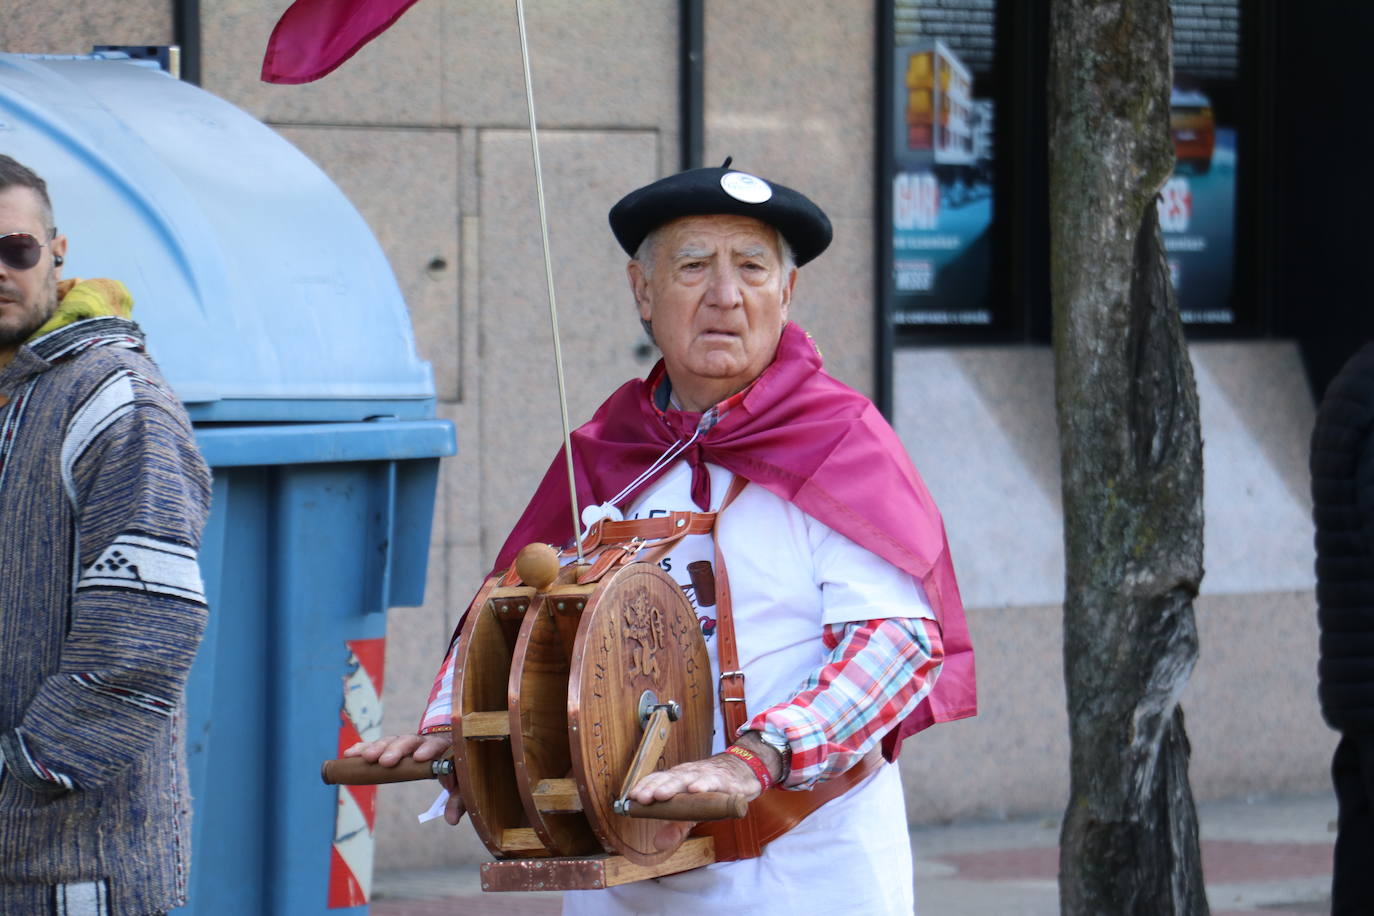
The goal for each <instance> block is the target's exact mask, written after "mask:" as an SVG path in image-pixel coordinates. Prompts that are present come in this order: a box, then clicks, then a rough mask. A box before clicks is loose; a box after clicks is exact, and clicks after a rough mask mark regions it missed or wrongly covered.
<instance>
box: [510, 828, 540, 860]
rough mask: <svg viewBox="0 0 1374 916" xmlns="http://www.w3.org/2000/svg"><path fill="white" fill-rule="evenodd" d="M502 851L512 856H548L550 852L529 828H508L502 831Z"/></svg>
mask: <svg viewBox="0 0 1374 916" xmlns="http://www.w3.org/2000/svg"><path fill="white" fill-rule="evenodd" d="M501 851H502V852H503V853H506V854H507V855H512V856H537V855H547V854H548V852H549V851H548V850H547V849H545V848H544V844H543V843H541V842H539V837H538V836H536V835H535V833H534V831H533V830H531V829H530V828H529V827H507V828H506V829H505V830H503V831H501Z"/></svg>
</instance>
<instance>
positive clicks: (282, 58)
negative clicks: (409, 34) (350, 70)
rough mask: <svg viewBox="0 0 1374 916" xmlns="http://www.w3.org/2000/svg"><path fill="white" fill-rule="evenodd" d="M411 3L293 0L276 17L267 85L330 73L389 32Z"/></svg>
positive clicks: (264, 61) (265, 78) (304, 80)
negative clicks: (378, 37)
mask: <svg viewBox="0 0 1374 916" xmlns="http://www.w3.org/2000/svg"><path fill="white" fill-rule="evenodd" d="M414 3H415V0H296V2H295V3H293V4H291V6H290V7H289V8H288V9H287V10H286V12H285V13H282V17H281V19H280V20H278V22H277V27H276V28H274V29H273V30H272V37H271V38H269V39H267V53H266V54H265V55H264V56H263V59H262V79H263V81H264V82H267V83H309V82H312V81H314V80H317V79H319V78H320V77H322V76H325V75H326V74H328V73H331V72H333V70H334V68H335V67H337V66H339V64H341V63H343V62H344V61H346V60H348V59H349V58H350V57H352V56H353V55H354V54H356V53H357V52H358V49H359V48H361V47H362V46H363V45H365V44H367V43H368V42H369V41H371V40H372V39H374V38H376V37H377V36H378V35H380V34H382V33H383V32H385V31H386V30H387V29H389V28H391V24H392V23H393V22H395V21H396V20H397V19H400V18H401V14H402V13H404V12H405V11H406V10H408V9H410V7H411V6H412V5H414Z"/></svg>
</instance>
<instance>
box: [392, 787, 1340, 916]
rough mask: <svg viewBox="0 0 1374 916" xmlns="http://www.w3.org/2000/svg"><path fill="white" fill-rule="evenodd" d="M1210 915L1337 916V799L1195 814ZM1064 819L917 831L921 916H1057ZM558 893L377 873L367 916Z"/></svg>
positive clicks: (440, 911)
mask: <svg viewBox="0 0 1374 916" xmlns="http://www.w3.org/2000/svg"><path fill="white" fill-rule="evenodd" d="M1198 818H1199V822H1200V824H1201V834H1202V866H1203V873H1204V876H1205V878H1206V880H1207V898H1208V901H1209V903H1210V905H1211V911H1212V916H1247V914H1254V916H1313V914H1325V913H1329V912H1330V910H1331V903H1330V894H1331V849H1332V845H1333V843H1334V842H1335V836H1336V834H1335V819H1336V801H1335V798H1334V797H1332V796H1330V795H1319V796H1301V797H1278V798H1247V799H1240V800H1236V801H1227V802H1212V803H1208V804H1204V805H1199V807H1198ZM1059 820H1060V816H1059V814H1057V813H1056V814H1052V815H1047V816H1045V817H1041V818H1027V819H1019V820H1007V821H995V822H986V821H980V822H963V823H956V824H949V825H944V826H935V827H918V828H916V829H914V830H912V832H911V842H912V850H913V852H914V854H915V882H916V906H917V911H918V912H919V913H920V914H921V916H1058V914H1059V893H1058V887H1057V883H1056V875H1057V874H1058V870H1059V860H1058V856H1059V852H1058V840H1059ZM560 896H561V895H560V894H558V893H547V892H546V893H532V894H511V893H503V894H484V893H483V892H482V890H481V884H480V879H479V877H478V868H477V866H476V865H472V866H465V867H459V868H453V869H445V870H437V871H392V872H381V873H378V874H377V876H376V878H375V880H374V882H373V904H372V907H371V913H372V916H489V914H498V913H499V914H501V916H551V914H556V913H558V912H559V898H560Z"/></svg>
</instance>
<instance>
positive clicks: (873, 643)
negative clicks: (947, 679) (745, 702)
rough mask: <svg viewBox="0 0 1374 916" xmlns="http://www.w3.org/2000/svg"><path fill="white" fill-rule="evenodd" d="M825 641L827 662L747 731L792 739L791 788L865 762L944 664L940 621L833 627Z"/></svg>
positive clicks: (806, 785) (896, 619) (891, 621)
mask: <svg viewBox="0 0 1374 916" xmlns="http://www.w3.org/2000/svg"><path fill="white" fill-rule="evenodd" d="M822 639H823V640H824V642H825V646H826V648H827V649H828V650H830V656H829V658H828V659H827V660H826V663H825V665H824V666H822V667H821V668H820V669H818V670H817V671H816V672H815V673H814V674H812V675H811V677H809V678H807V680H806V683H805V684H803V685H802V686H801V689H800V690H799V691H798V693H797V694H796V696H794V697H793V698H792V699H791V700H789V701H788V702H786V703H781V704H779V705H777V706H774V707H772V708H770V709H766V710H764V711H763V712H761V713H759V714H758V715H756V716H754V718H753V719H751V720H750V721H749V722H748V723H747V724H745V726H744V727H743V728H742V729H741V730H740V732H741V734H743V733H744V732H746V731H761V732H763V733H764V734H765V735H767V736H768V737H770V738H773V739H774V740H775V741H776V740H777V739H783V740H786V741H787V744H788V746H789V747H790V748H791V749H792V761H791V770H790V772H789V773H788V775H787V777H786V779H785V780H784V782H783V785H784V787H785V788H788V789H809V788H811V787H812V786H814V785H815V784H816V783H818V782H823V781H825V780H826V779H829V778H830V777H832V776H837V775H839V774H840V773H843V772H844V771H845V770H847V769H849V768H850V767H851V766H853V765H854V764H855V763H857V762H858V761H859V760H861V759H862V758H863V756H864V755H865V754H867V753H868V752H869V751H870V750H872V749H873V748H874V747H875V746H877V744H878V742H879V741H880V740H882V737H883V735H885V734H887V732H888V731H890V730H891V729H893V728H895V727H896V726H897V724H898V723H899V722H901V721H902V719H904V718H906V716H907V715H908V714H910V712H911V711H912V710H913V709H915V708H916V706H917V704H919V703H920V702H921V701H922V700H923V699H925V697H926V695H927V694H929V693H930V689H931V688H932V687H933V686H935V680H936V678H937V677H938V676H939V673H940V666H941V664H942V663H943V661H944V649H943V645H942V644H941V641H940V627H939V624H937V623H936V622H935V621H934V620H928V619H925V618H903V617H890V618H885V619H881V620H867V621H856V622H851V623H846V624H831V625H828V626H826V627H825V630H824V632H823V634H822Z"/></svg>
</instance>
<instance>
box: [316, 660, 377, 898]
mask: <svg viewBox="0 0 1374 916" xmlns="http://www.w3.org/2000/svg"><path fill="white" fill-rule="evenodd" d="M347 645H348V667H349V673H348V675H347V676H346V677H344V682H343V709H342V710H341V711H340V713H339V753H340V754H342V753H343V752H344V750H345V749H346V748H349V747H351V746H353V745H354V744H356V743H357V742H359V741H375V740H376V739H378V738H380V737H381V736H382V666H383V664H384V661H385V658H386V639H385V638H384V637H383V638H379V639H354V640H349V641H348V643H347ZM376 814H377V787H376V786H339V807H338V812H337V813H336V815H335V818H334V848H333V851H332V852H331V854H330V862H329V907H330V908H331V909H333V908H336V907H353V906H362V905H364V904H366V903H367V902H368V900H369V899H371V896H372V858H373V850H374V848H375V838H374V832H373V831H374V829H375V826H376Z"/></svg>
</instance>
